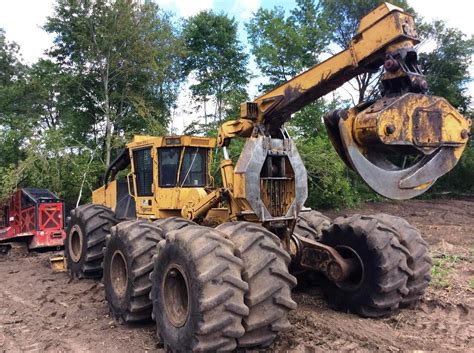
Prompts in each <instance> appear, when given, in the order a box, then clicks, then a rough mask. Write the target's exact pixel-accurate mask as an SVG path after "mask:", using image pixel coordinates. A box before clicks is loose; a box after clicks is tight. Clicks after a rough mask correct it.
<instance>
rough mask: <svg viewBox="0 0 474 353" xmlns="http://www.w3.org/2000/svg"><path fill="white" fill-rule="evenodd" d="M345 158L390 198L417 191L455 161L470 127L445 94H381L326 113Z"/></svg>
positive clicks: (326, 122)
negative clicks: (438, 95) (392, 95)
mask: <svg viewBox="0 0 474 353" xmlns="http://www.w3.org/2000/svg"><path fill="white" fill-rule="evenodd" d="M324 120H325V125H326V128H327V130H328V133H329V136H330V139H331V142H332V143H333V145H334V147H335V149H336V151H337V152H338V154H339V156H340V157H341V158H342V159H343V160H344V161H345V163H346V164H347V165H348V166H349V167H350V168H352V169H353V170H355V171H356V172H357V173H358V174H359V175H360V176H361V177H362V179H364V181H365V182H366V183H367V184H368V185H369V186H370V187H371V188H372V189H373V190H374V191H376V192H377V193H379V194H380V195H382V196H385V197H388V198H391V199H400V200H401V199H409V198H412V197H415V196H417V195H420V194H422V193H423V192H425V191H426V190H428V188H429V187H430V186H431V185H433V183H434V182H435V181H436V179H438V178H439V177H441V176H442V175H444V174H446V173H447V172H449V171H450V170H451V169H452V168H453V167H454V166H455V165H456V163H457V162H458V161H459V159H460V157H461V155H462V153H463V151H464V148H465V147H466V145H467V143H468V140H469V136H470V130H471V120H470V119H466V118H464V117H463V116H462V115H461V114H460V113H459V112H458V111H457V110H456V109H454V108H453V107H452V106H451V105H450V104H449V103H448V102H447V101H446V100H445V99H444V98H440V97H435V96H428V95H424V94H417V93H406V94H403V95H400V96H396V97H385V98H381V99H380V100H378V101H376V102H375V103H372V104H364V105H361V106H358V107H355V108H352V109H350V110H349V111H344V110H338V111H335V112H333V113H331V114H328V115H326V116H325V119H324Z"/></svg>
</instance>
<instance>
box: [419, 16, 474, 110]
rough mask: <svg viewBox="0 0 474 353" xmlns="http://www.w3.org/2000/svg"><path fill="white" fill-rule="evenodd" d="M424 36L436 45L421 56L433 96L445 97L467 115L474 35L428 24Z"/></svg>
mask: <svg viewBox="0 0 474 353" xmlns="http://www.w3.org/2000/svg"><path fill="white" fill-rule="evenodd" d="M423 34H424V36H425V37H427V41H430V40H432V41H434V43H435V45H436V47H435V49H434V50H433V51H431V52H429V53H421V54H420V63H421V65H422V68H423V71H424V74H425V75H426V78H427V80H428V84H429V91H430V93H431V94H433V95H437V96H441V97H444V98H446V99H447V100H448V101H449V102H450V103H451V104H452V105H453V106H454V107H456V108H458V109H459V110H460V111H461V112H462V113H463V114H466V113H468V111H469V109H470V104H471V97H470V96H469V95H468V92H467V89H468V86H467V84H468V83H469V82H470V81H471V76H470V72H469V69H470V67H471V65H472V57H473V55H474V36H471V37H470V38H469V37H467V36H466V35H465V34H464V33H462V32H461V31H459V30H458V29H455V28H449V27H447V26H446V24H445V23H444V22H443V21H435V22H433V23H432V24H427V25H425V26H424V31H423Z"/></svg>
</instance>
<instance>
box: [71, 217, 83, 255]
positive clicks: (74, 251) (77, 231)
mask: <svg viewBox="0 0 474 353" xmlns="http://www.w3.org/2000/svg"><path fill="white" fill-rule="evenodd" d="M83 238H84V237H83V236H82V230H81V228H80V227H79V226H78V225H75V226H74V227H72V229H71V232H70V233H69V255H70V256H71V260H72V261H74V262H79V261H80V260H81V257H82V245H83V244H84V240H83Z"/></svg>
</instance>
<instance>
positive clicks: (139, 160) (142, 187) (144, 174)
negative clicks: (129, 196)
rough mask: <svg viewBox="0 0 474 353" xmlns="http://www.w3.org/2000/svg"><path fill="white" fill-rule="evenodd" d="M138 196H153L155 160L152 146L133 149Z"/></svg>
mask: <svg viewBox="0 0 474 353" xmlns="http://www.w3.org/2000/svg"><path fill="white" fill-rule="evenodd" d="M133 163H134V167H135V177H136V183H137V196H152V195H153V193H152V191H151V189H152V184H153V160H152V158H151V148H147V149H141V150H136V151H133Z"/></svg>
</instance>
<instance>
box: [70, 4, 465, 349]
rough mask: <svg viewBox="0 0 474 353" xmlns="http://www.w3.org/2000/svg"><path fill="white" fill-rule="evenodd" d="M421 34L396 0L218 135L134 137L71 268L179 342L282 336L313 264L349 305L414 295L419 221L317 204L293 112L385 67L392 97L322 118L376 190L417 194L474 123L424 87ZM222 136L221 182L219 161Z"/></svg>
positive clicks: (422, 251) (420, 289)
mask: <svg viewBox="0 0 474 353" xmlns="http://www.w3.org/2000/svg"><path fill="white" fill-rule="evenodd" d="M418 41H419V40H418V36H417V33H416V30H415V27H414V22H413V17H412V16H411V15H409V14H407V13H405V12H404V11H403V10H402V9H400V8H398V7H395V6H393V5H390V4H387V3H385V4H383V5H381V6H379V7H378V8H376V9H375V10H374V11H372V12H371V13H369V14H368V15H366V16H365V17H364V18H362V20H361V22H360V26H359V29H358V32H357V34H356V36H355V37H354V38H353V40H352V42H351V43H350V45H349V48H348V49H347V50H345V51H342V52H340V53H338V54H337V55H334V56H333V57H331V58H329V59H327V60H326V61H324V62H322V63H320V64H318V65H316V66H314V67H312V68H310V69H309V70H307V71H306V72H303V73H302V74H300V75H298V76H296V77H294V78H293V79H291V80H289V81H288V82H286V83H284V84H282V85H281V86H279V87H277V88H275V89H274V90H272V91H270V92H268V93H266V94H264V95H263V96H261V97H258V98H257V99H255V100H254V101H253V102H246V103H243V104H242V105H241V114H240V118H239V119H237V120H235V121H229V122H226V123H224V124H223V125H222V126H221V127H220V128H219V131H218V136H217V138H208V137H199V136H163V137H152V136H135V138H134V139H133V141H132V142H130V143H129V144H127V146H126V149H125V150H124V151H123V153H122V154H120V155H119V156H118V158H117V159H116V160H115V161H114V162H113V163H112V164H111V165H110V167H109V168H108V170H107V172H106V174H105V181H104V185H103V186H102V187H101V188H99V189H97V190H96V191H94V192H93V203H92V204H89V205H82V206H79V207H77V208H76V209H75V210H73V211H72V212H71V219H70V225H69V228H68V234H67V240H66V257H67V261H68V268H69V271H70V272H71V273H72V274H73V275H75V276H77V277H79V278H93V277H96V278H100V277H103V282H104V284H105V292H106V298H107V301H108V303H109V307H110V310H111V312H112V313H113V315H114V316H115V317H116V318H118V319H120V320H123V321H125V322H136V321H141V320H149V319H150V318H153V319H154V320H155V321H156V325H157V331H158V335H159V336H160V337H161V339H162V341H163V343H164V345H165V347H167V348H168V349H170V350H172V351H183V352H187V351H215V350H233V349H235V348H237V347H244V348H247V347H254V348H255V347H265V346H268V345H270V344H271V343H272V342H273V341H274V339H275V338H276V336H277V335H278V332H280V331H282V330H284V329H286V328H288V327H289V326H290V323H289V321H288V312H289V311H290V310H293V309H295V308H296V303H295V302H294V301H293V300H292V298H291V289H292V288H293V287H294V286H295V285H296V282H297V281H296V278H295V277H294V275H296V274H299V273H302V272H305V271H317V272H320V273H322V274H324V275H325V276H326V277H327V278H328V279H329V281H328V284H324V285H323V288H322V289H323V290H324V292H325V293H326V294H327V297H328V300H329V301H330V303H331V304H332V305H333V306H335V307H336V308H338V309H342V310H350V311H353V312H355V313H358V314H360V315H362V316H365V317H379V316H383V315H387V314H390V313H391V312H392V311H393V310H395V309H397V308H398V307H400V306H401V305H410V304H413V303H414V302H416V301H417V300H418V299H419V298H420V297H421V296H422V295H423V293H424V290H425V288H426V287H427V285H428V283H429V280H430V268H431V260H430V258H429V255H428V249H427V244H426V243H425V242H424V241H423V239H422V238H421V236H420V233H419V232H418V230H417V229H416V228H414V227H412V226H411V225H410V224H408V223H407V222H406V221H405V220H403V219H401V218H398V217H395V216H390V215H386V214H376V215H373V216H360V215H354V216H350V217H340V218H337V219H335V220H333V221H330V220H329V219H328V218H327V217H325V216H323V215H322V214H320V213H318V212H316V211H312V210H309V209H306V208H305V207H304V203H305V201H306V198H307V193H308V186H307V174H306V169H305V167H304V165H303V162H302V160H301V157H300V155H299V154H298V151H297V149H296V147H295V144H294V142H293V141H292V139H291V137H290V136H289V135H288V133H287V131H286V130H285V128H284V124H285V122H287V121H288V120H289V119H291V116H292V114H293V113H295V112H297V111H298V110H300V109H301V108H302V107H304V106H305V105H307V104H309V103H311V102H313V101H314V100H316V99H318V98H320V97H322V96H324V95H325V94H327V93H329V92H331V91H333V90H334V89H336V88H337V87H339V86H341V85H342V84H343V83H344V82H347V81H348V80H350V79H352V78H354V77H355V76H356V75H358V74H361V73H364V72H369V71H374V70H377V69H379V68H380V67H381V66H383V67H384V73H383V77H382V98H380V99H378V100H377V101H371V102H365V103H363V104H359V105H358V106H356V107H354V108H352V109H350V110H339V111H336V112H333V113H330V114H327V115H326V117H325V124H326V127H327V129H328V132H329V136H330V138H331V141H332V143H333V145H334V147H335V149H336V150H337V152H338V153H339V155H340V157H341V158H342V159H343V160H344V161H345V162H346V164H347V165H348V166H349V167H350V168H352V169H354V170H355V171H356V172H357V173H359V175H360V176H361V177H362V178H363V179H364V180H365V181H366V182H367V183H368V185H369V186H370V187H371V188H372V189H374V190H375V191H376V192H378V193H380V194H381V195H384V196H386V197H389V198H393V199H408V198H411V197H415V196H417V195H420V194H421V193H423V192H424V191H426V190H427V189H428V188H429V187H430V186H431V185H432V184H433V183H434V182H435V181H436V179H437V178H438V177H440V176H441V175H443V174H445V173H447V172H448V171H449V170H451V169H452V168H453V167H454V166H455V164H456V163H457V161H458V160H459V158H460V157H461V154H462V152H463V150H464V148H465V146H466V144H467V141H468V137H469V132H470V128H471V122H470V121H469V120H468V119H466V118H464V117H463V116H462V115H461V114H459V112H457V111H456V110H455V109H454V108H453V107H452V106H451V105H450V104H449V103H448V102H447V101H446V100H445V99H443V98H440V97H433V96H429V95H426V94H425V92H426V90H427V84H426V81H425V78H424V77H423V75H422V74H421V71H420V69H419V66H418V63H417V53H416V51H415V49H414V46H415V45H416V44H417V43H418ZM234 138H244V139H245V146H244V148H243V150H242V153H241V155H240V158H239V160H238V162H237V163H236V164H235V165H234V164H233V162H232V161H231V160H230V158H229V156H228V154H227V149H226V147H227V146H228V145H229V143H230V142H231V140H232V139H234ZM216 147H218V148H219V150H222V155H223V159H222V160H221V162H220V170H221V175H222V185H221V186H219V187H217V186H215V185H214V182H213V179H212V177H211V175H210V168H211V162H212V158H213V151H214V150H215V148H216ZM400 156H401V157H403V158H402V159H404V160H405V162H406V161H407V160H408V161H411V163H408V164H407V163H397V161H398V160H400V159H401V158H400ZM123 170H130V173H129V174H128V175H127V176H126V177H123V178H117V174H118V173H119V172H120V171H123ZM289 269H290V270H289Z"/></svg>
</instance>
